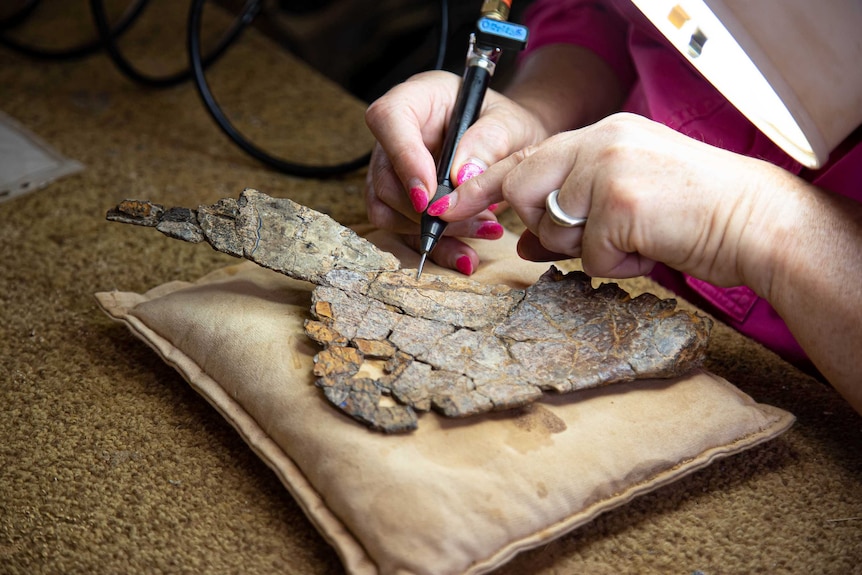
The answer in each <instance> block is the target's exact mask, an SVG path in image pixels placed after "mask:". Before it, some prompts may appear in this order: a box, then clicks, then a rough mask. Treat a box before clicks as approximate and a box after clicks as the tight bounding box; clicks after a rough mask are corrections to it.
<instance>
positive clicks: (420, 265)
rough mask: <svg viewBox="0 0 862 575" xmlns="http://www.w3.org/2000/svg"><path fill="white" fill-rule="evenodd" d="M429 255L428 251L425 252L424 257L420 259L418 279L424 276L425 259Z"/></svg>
mask: <svg viewBox="0 0 862 575" xmlns="http://www.w3.org/2000/svg"><path fill="white" fill-rule="evenodd" d="M427 257H428V252H423V254H422V259H421V260H419V269H418V270H416V279H417V280H418V279H419V278H420V277H421V276H422V268H424V267H425V259H426V258H427Z"/></svg>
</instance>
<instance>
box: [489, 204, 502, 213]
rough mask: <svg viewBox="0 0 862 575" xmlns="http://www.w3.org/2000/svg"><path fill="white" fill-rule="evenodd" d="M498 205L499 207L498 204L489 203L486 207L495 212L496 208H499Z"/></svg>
mask: <svg viewBox="0 0 862 575" xmlns="http://www.w3.org/2000/svg"><path fill="white" fill-rule="evenodd" d="M499 207H500V204H491V205H490V206H488V209H489V210H491V211H492V212H496V211H497V208H499Z"/></svg>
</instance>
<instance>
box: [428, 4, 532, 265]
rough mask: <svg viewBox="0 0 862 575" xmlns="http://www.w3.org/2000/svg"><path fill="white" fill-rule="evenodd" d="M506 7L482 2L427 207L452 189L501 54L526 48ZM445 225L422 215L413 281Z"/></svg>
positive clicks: (523, 30) (524, 34) (522, 34)
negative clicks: (463, 145) (456, 163)
mask: <svg viewBox="0 0 862 575" xmlns="http://www.w3.org/2000/svg"><path fill="white" fill-rule="evenodd" d="M509 6H510V2H506V1H505V0H502V1H500V0H497V1H494V0H491V1H486V2H485V3H484V4H483V6H482V15H481V17H480V18H479V20H478V22H477V23H476V30H475V32H473V33H472V34H471V35H470V46H469V48H468V49H467V62H466V66H465V70H464V75H463V77H462V79H461V86H460V88H459V89H458V97H457V99H456V100H455V108H454V109H453V110H452V117H451V119H450V120H449V126H448V128H447V130H446V136H445V139H444V141H443V148H442V151H441V153H440V158H439V160H438V162H437V190H436V191H435V193H434V197H433V198H431V201H430V202H428V205H429V206H430V205H431V204H433V203H434V202H435V201H437V200H439V199H440V198H442V197H443V196H445V195H446V194H448V193H450V192H451V191H452V190H453V189H454V186H453V185H452V181H451V178H450V177H449V174H450V173H451V171H452V161H453V159H454V157H455V150H456V149H457V147H458V142H460V141H461V136H463V135H464V132H466V131H467V128H469V127H470V126H471V125H473V122H475V121H476V119H477V118H478V117H479V112H480V111H481V110H482V102H483V100H484V99H485V92H487V90H488V84H489V83H490V81H491V77H492V76H493V75H494V69H495V68H496V66H497V62H498V61H499V59H500V55H501V54H502V51H503V50H504V49H514V50H523V49H524V47H525V46H526V45H527V35H528V30H527V28H526V27H525V26H522V25H520V24H512V23H510V22H507V21H506V20H505V19H506V18H507V17H508V15H509ZM446 225H447V224H446V222H444V221H443V220H441V219H440V218H438V217H436V216H430V215H428V209H427V208H426V209H425V212H423V213H422V219H421V222H420V226H421V232H420V234H421V237H420V242H419V253H420V254H421V255H422V259H421V260H420V261H419V269H418V270H417V271H416V279H419V278H420V277H421V276H422V269H423V268H424V267H425V260H426V259H427V258H428V254H430V253H431V251H432V250H433V249H434V247H435V246H436V245H437V242H438V241H439V239H440V237H441V236H442V235H443V232H444V231H445V229H446Z"/></svg>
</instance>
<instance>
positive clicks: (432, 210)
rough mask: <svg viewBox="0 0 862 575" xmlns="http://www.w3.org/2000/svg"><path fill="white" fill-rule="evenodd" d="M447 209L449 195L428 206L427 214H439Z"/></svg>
mask: <svg viewBox="0 0 862 575" xmlns="http://www.w3.org/2000/svg"><path fill="white" fill-rule="evenodd" d="M448 209H449V196H443V197H442V198H440V199H439V200H437V201H436V202H434V203H433V204H431V205H430V206H428V215H429V216H440V215H443V214H445V213H446V210H448Z"/></svg>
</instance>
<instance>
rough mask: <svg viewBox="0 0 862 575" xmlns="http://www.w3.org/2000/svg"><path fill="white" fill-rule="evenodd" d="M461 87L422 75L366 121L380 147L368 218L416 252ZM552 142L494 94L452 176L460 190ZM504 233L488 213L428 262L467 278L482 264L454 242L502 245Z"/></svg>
mask: <svg viewBox="0 0 862 575" xmlns="http://www.w3.org/2000/svg"><path fill="white" fill-rule="evenodd" d="M460 82H461V81H460V78H459V77H458V76H455V75H454V74H451V73H448V72H426V73H423V74H419V75H416V76H414V77H412V78H410V79H409V80H407V81H406V82H404V83H402V84H399V85H397V86H395V87H394V88H392V89H391V90H390V91H389V92H387V93H386V94H385V95H383V96H382V97H381V98H380V99H378V100H377V101H375V102H374V103H372V104H371V106H370V107H369V108H368V110H367V112H366V115H365V117H366V122H367V124H368V127H369V128H370V129H371V131H372V133H373V134H374V136H375V138H376V139H377V142H378V143H377V145H376V146H375V149H374V152H373V154H372V157H371V164H370V166H369V170H368V179H367V186H366V202H367V210H368V218H369V220H370V222H371V223H372V224H374V225H375V226H377V227H379V228H382V229H387V230H391V231H394V232H397V233H399V234H403V235H404V240H405V242H406V243H407V244H408V245H410V246H411V247H413V249H418V245H419V244H418V240H419V223H418V222H419V218H420V216H421V214H422V212H423V211H425V209H426V208H427V206H428V202H429V200H430V198H431V197H432V196H433V195H434V191H435V190H436V188H437V168H436V164H435V154H437V153H439V150H440V147H441V145H442V142H443V137H444V135H445V131H446V128H447V126H448V124H449V118H450V116H451V113H452V108H453V107H454V105H455V100H456V98H457V94H458V88H459V86H460ZM547 135H548V133H547V131H546V129H545V128H544V126H543V125H542V122H541V121H540V119H539V117H538V116H536V115H535V114H533V113H532V112H530V111H529V110H527V109H526V108H524V107H522V106H520V105H518V104H517V103H515V102H513V101H512V100H510V99H508V98H506V97H505V96H503V95H501V94H499V93H498V92H495V91H493V90H489V91H488V92H487V94H486V95H485V100H484V102H483V106H482V113H481V115H480V117H479V119H478V120H477V121H476V123H475V124H473V126H471V127H470V129H468V130H467V132H466V133H465V134H464V135H463V137H462V138H461V141H460V143H459V145H458V148H457V150H456V153H455V157H454V158H453V164H452V165H453V168H452V174H451V175H450V177H451V179H452V181H453V182H454V183H455V184H456V185H458V184H461V183H462V182H464V181H466V180H468V179H469V178H471V177H473V176H475V175H477V174H480V173H482V172H483V171H484V170H485V169H486V168H487V167H488V166H489V165H492V164H494V163H495V162H497V161H498V160H501V159H502V158H505V157H507V156H508V155H509V154H511V153H512V152H514V151H515V150H519V149H521V148H523V147H524V146H527V145H530V144H533V143H536V142H539V141H541V140H543V139H545V138H546V137H547ZM490 208H494V206H490ZM502 234H503V228H502V226H501V225H500V224H499V223H498V222H497V218H496V216H495V215H494V212H493V210H492V209H486V210H484V211H483V212H481V213H479V214H477V215H476V216H473V217H472V218H469V219H467V220H463V221H460V222H457V223H452V224H451V225H450V226H449V227H448V229H447V230H446V236H444V237H443V238H441V240H440V242H439V243H438V244H437V247H436V248H435V250H434V251H433V252H432V253H431V255H430V257H431V259H432V260H433V261H435V262H436V263H437V264H439V265H441V266H443V267H447V268H450V269H458V270H459V271H461V272H462V273H466V274H468V275H469V274H470V273H472V271H473V270H474V269H475V268H476V266H477V265H478V263H479V258H478V256H477V255H476V253H475V251H474V250H473V249H472V248H471V247H470V246H468V245H467V244H465V243H464V242H461V241H460V240H458V239H456V238H457V237H464V238H482V239H497V238H499V237H500V236H501V235H502Z"/></svg>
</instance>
